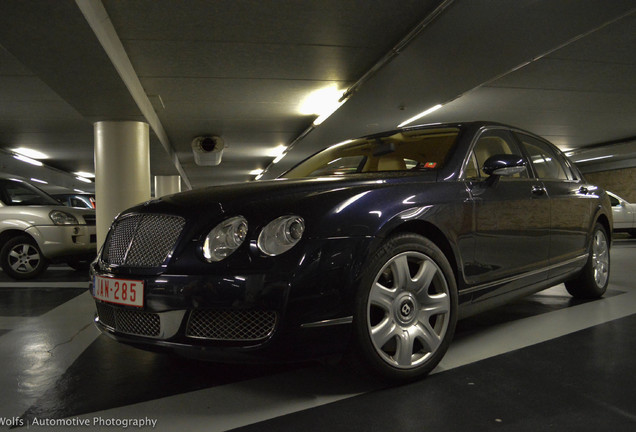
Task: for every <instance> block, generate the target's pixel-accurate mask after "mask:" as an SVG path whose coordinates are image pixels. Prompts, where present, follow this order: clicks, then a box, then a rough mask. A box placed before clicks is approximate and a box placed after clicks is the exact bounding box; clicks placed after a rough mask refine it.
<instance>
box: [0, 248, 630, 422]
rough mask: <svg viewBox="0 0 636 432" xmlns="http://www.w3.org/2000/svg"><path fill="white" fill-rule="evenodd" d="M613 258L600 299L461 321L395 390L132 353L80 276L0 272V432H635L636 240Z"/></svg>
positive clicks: (549, 299) (561, 295)
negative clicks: (97, 318)
mask: <svg viewBox="0 0 636 432" xmlns="http://www.w3.org/2000/svg"><path fill="white" fill-rule="evenodd" d="M611 257H612V271H611V272H612V273H611V279H610V286H609V289H608V292H607V294H606V296H605V297H604V298H603V299H601V300H597V301H591V302H580V301H575V300H573V299H572V298H571V297H570V296H569V295H568V294H567V292H566V291H565V289H564V287H563V286H562V285H560V286H556V287H553V288H551V289H549V290H546V291H543V292H541V293H538V294H536V295H533V296H530V297H527V298H525V299H522V300H520V301H517V302H515V303H512V304H509V305H506V306H504V307H501V308H498V309H495V310H492V311H489V312H487V313H485V314H481V315H478V316H475V317H472V318H469V319H467V320H464V321H461V322H460V323H459V325H458V330H457V333H456V337H455V340H454V341H453V343H452V345H451V348H450V350H449V352H448V354H447V355H446V357H445V358H444V359H443V361H442V363H441V364H440V365H439V367H438V368H437V369H436V370H435V371H434V373H433V374H432V375H431V376H429V377H428V378H426V379H424V380H422V381H419V382H416V383H413V384H409V385H403V386H398V387H391V388H386V387H385V386H384V385H382V384H381V383H378V382H373V381H370V380H369V379H367V378H364V377H362V376H358V375H356V374H351V373H350V371H348V370H346V369H345V368H342V367H335V366H327V365H321V364H317V363H316V364H315V363H309V364H298V365H292V366H289V365H287V366H232V365H220V364H214V363H205V362H199V361H193V360H187V359H182V358H178V357H173V356H169V355H164V354H155V353H149V352H145V351H140V350H136V349H133V348H130V347H127V346H124V345H120V344H118V343H116V342H113V341H112V340H110V339H109V338H107V337H105V336H100V335H99V333H98V332H97V330H96V329H95V328H94V327H93V325H92V319H93V314H94V303H93V301H92V299H91V297H90V294H89V293H88V292H87V291H86V288H87V286H88V282H87V281H86V280H85V276H84V274H82V273H77V272H73V271H72V270H71V269H69V268H66V267H51V268H50V269H49V270H48V271H47V272H46V273H45V274H44V275H43V276H41V277H40V278H38V279H37V280H34V281H30V282H14V281H12V280H11V279H9V278H8V277H6V275H4V274H2V273H0V300H1V301H0V367H1V370H0V388H1V389H2V392H0V426H3V425H4V426H5V427H6V426H11V425H15V426H21V425H23V426H24V427H26V426H30V427H36V426H42V427H43V428H46V430H69V429H70V427H71V426H83V425H89V426H91V428H92V429H95V430H100V429H103V430H111V431H112V430H113V428H114V429H118V428H123V427H124V426H126V425H128V426H130V427H131V428H132V427H135V428H136V426H139V422H142V421H144V422H149V423H148V424H147V426H146V427H147V428H148V429H150V428H152V422H153V421H156V423H155V428H154V429H155V430H160V431H173V430H183V431H225V430H230V429H234V428H242V429H244V430H254V431H282V430H285V431H287V430H288V431H292V430H293V431H298V430H303V431H310V430H312V431H313V430H315V431H325V430H330V431H333V430H343V431H345V430H346V431H356V430H360V431H370V430H380V428H383V430H390V431H397V430H402V431H415V430H417V431H420V430H433V428H436V429H438V430H453V431H457V430H466V431H475V430H491V429H492V430H494V429H504V430H514V431H518V430H532V431H536V430H557V431H562V430H577V431H578V430H595V431H596V430H616V431H621V430H636V391H635V390H634V389H635V388H636V374H634V373H633V372H632V369H633V365H634V363H635V362H636V344H634V340H636V266H635V265H634V264H635V263H636V240H634V239H629V238H626V237H622V238H619V239H617V240H616V241H615V242H614V245H613V248H612V252H611ZM60 422H63V423H62V424H60ZM51 424H53V426H51Z"/></svg>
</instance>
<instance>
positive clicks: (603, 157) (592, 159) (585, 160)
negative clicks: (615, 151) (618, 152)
mask: <svg viewBox="0 0 636 432" xmlns="http://www.w3.org/2000/svg"><path fill="white" fill-rule="evenodd" d="M611 157H614V155H607V156H599V157H593V158H589V159H581V160H577V161H574V162H575V163H581V162H590V161H595V160H600V159H608V158H611Z"/></svg>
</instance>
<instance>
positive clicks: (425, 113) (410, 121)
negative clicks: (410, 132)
mask: <svg viewBox="0 0 636 432" xmlns="http://www.w3.org/2000/svg"><path fill="white" fill-rule="evenodd" d="M441 107H442V105H441V104H437V105H435V106H432V107H430V108H429V109H427V110H426V111H422V112H421V113H419V114H418V115H416V116H413V117H411V118H410V119H407V120H404V121H403V122H402V123H400V124H399V125H398V126H397V127H403V126H406V125H407V124H410V123H413V122H414V121H415V120H419V119H421V118H422V117H424V116H426V115H429V114H430V113H432V112H435V111H437V110H438V109H440V108H441Z"/></svg>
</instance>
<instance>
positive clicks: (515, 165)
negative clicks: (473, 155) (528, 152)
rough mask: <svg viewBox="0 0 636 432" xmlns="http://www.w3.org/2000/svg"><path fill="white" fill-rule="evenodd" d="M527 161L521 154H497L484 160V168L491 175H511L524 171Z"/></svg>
mask: <svg viewBox="0 0 636 432" xmlns="http://www.w3.org/2000/svg"><path fill="white" fill-rule="evenodd" d="M525 169H526V161H524V160H523V158H522V157H521V156H519V155H511V154H497V155H493V156H490V157H489V158H488V159H486V162H484V166H483V168H482V170H483V171H484V172H485V173H486V174H488V175H489V176H492V175H495V176H511V175H515V174H518V173H520V172H523V171H524V170H525Z"/></svg>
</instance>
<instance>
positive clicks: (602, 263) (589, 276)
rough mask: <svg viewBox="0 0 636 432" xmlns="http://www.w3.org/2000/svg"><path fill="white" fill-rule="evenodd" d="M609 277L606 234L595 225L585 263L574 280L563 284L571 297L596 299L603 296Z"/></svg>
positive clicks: (598, 225)
mask: <svg viewBox="0 0 636 432" xmlns="http://www.w3.org/2000/svg"><path fill="white" fill-rule="evenodd" d="M609 275H610V253H609V241H608V237H607V232H606V231H605V228H604V227H603V225H601V224H596V226H595V227H594V232H593V233H592V242H591V244H590V247H589V256H588V259H587V263H586V264H585V267H583V270H581V273H580V274H579V275H578V277H577V278H576V279H573V280H570V281H567V282H566V283H565V288H566V289H567V290H568V292H569V293H570V294H571V295H572V296H573V297H576V298H581V299H596V298H599V297H601V296H603V294H605V291H606V290H607V285H608V283H609Z"/></svg>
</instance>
